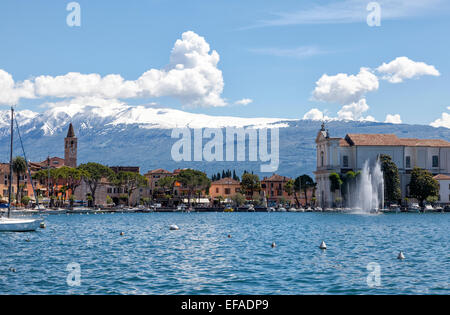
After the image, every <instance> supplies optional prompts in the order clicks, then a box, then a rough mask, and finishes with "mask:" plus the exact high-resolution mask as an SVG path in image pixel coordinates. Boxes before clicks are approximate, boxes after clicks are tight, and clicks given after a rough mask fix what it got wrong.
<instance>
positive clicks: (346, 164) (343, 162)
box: [342, 155, 348, 167]
mask: <svg viewBox="0 0 450 315" xmlns="http://www.w3.org/2000/svg"><path fill="white" fill-rule="evenodd" d="M342 164H343V166H344V167H348V155H344V157H343V159H342Z"/></svg>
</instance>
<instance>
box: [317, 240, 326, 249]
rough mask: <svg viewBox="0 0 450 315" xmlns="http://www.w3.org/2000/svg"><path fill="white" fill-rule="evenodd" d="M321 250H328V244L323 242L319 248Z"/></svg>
mask: <svg viewBox="0 0 450 315" xmlns="http://www.w3.org/2000/svg"><path fill="white" fill-rule="evenodd" d="M319 248H320V249H327V244H325V242H324V241H322V244H320V246H319Z"/></svg>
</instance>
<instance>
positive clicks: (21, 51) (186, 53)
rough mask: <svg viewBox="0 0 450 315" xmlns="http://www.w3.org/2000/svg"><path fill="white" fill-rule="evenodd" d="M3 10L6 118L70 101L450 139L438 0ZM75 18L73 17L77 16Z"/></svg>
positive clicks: (10, 6)
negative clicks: (396, 129) (371, 6)
mask: <svg viewBox="0 0 450 315" xmlns="http://www.w3.org/2000/svg"><path fill="white" fill-rule="evenodd" d="M69 3H70V1H62V2H58V3H57V4H55V2H53V1H38V2H29V1H22V0H19V1H3V2H2V3H1V4H0V35H1V36H2V38H3V45H2V46H3V47H4V49H2V50H1V51H0V87H1V92H0V104H1V105H2V106H1V107H0V109H6V108H7V107H6V106H7V105H11V104H18V106H17V110H24V109H29V110H32V111H36V112H42V111H44V110H46V109H47V108H49V107H54V106H68V105H69V104H72V103H73V102H74V100H76V102H78V103H82V104H85V105H91V106H96V107H99V108H104V109H105V110H106V109H107V107H108V106H117V104H118V103H126V104H129V105H141V104H147V105H148V104H150V105H151V106H155V105H157V106H161V107H169V108H175V109H183V110H185V111H189V112H193V113H204V114H208V115H222V116H225V115H226V116H238V117H277V118H290V119H301V118H308V119H316V120H319V119H347V120H368V121H380V122H385V121H386V122H390V123H400V122H403V123H408V124H424V125H430V124H431V125H432V126H435V127H438V126H442V127H447V128H450V101H449V96H450V95H449V93H450V92H449V89H448V86H449V83H450V78H449V75H448V73H449V72H450V66H449V64H448V54H447V52H448V51H449V48H450V47H449V46H450V44H449V43H448V41H445V40H444V39H445V38H446V36H447V34H446V30H447V29H448V27H449V26H450V25H449V24H450V22H449V21H448V17H449V13H450V6H449V4H448V3H446V2H445V1H443V0H432V1H427V2H422V1H416V0H413V1H405V0H392V1H377V2H376V3H377V4H378V5H379V6H380V22H381V25H380V26H369V25H368V23H367V21H366V20H367V17H368V15H369V14H371V11H368V10H367V4H368V3H369V1H360V0H342V1H320V2H318V3H317V4H312V3H311V2H310V1H293V0H292V1H291V0H286V1H280V2H275V3H273V2H269V1H227V2H226V3H225V2H219V1H200V0H194V1H189V2H186V3H180V2H179V1H177V2H174V1H164V2H159V1H139V2H136V3H132V4H129V3H116V2H114V3H111V2H107V1H96V2H92V1H81V0H80V1H77V2H76V3H78V4H79V7H80V12H79V13H80V26H76V25H75V26H70V25H68V24H67V19H68V16H69V15H70V14H72V13H73V8H72V7H67V5H68V4H69ZM68 9H69V10H68Z"/></svg>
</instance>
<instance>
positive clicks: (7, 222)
mask: <svg viewBox="0 0 450 315" xmlns="http://www.w3.org/2000/svg"><path fill="white" fill-rule="evenodd" d="M41 222H42V220H38V219H26V218H23V219H22V218H14V219H12V218H0V232H33V231H36V230H37V229H38V228H39V226H40V225H41Z"/></svg>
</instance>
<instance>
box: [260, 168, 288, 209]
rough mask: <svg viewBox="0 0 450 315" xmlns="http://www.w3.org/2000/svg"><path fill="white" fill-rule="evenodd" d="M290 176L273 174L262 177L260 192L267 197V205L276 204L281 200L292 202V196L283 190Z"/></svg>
mask: <svg viewBox="0 0 450 315" xmlns="http://www.w3.org/2000/svg"><path fill="white" fill-rule="evenodd" d="M290 180H291V178H289V177H286V176H280V175H278V174H273V175H272V176H271V177H268V178H267V177H264V179H263V180H262V181H261V194H263V195H264V196H265V197H266V198H267V203H268V204H269V205H272V204H278V203H280V202H281V201H283V200H284V201H287V202H291V203H293V202H294V196H293V195H292V196H289V195H288V193H287V192H286V191H285V190H284V186H285V185H286V183H287V182H288V181H290Z"/></svg>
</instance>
